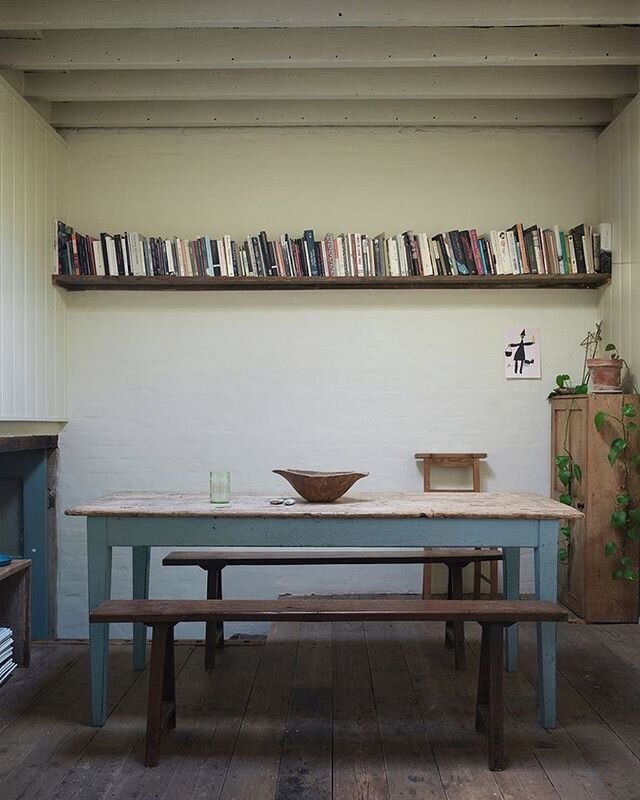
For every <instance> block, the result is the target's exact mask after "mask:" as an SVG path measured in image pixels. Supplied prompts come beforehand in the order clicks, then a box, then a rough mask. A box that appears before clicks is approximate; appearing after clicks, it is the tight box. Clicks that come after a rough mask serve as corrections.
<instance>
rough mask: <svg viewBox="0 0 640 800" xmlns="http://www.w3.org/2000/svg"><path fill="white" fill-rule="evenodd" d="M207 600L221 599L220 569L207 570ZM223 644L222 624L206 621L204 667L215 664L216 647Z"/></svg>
mask: <svg viewBox="0 0 640 800" xmlns="http://www.w3.org/2000/svg"><path fill="white" fill-rule="evenodd" d="M207 600H222V570H221V569H208V570H207ZM223 644H224V624H223V623H222V622H206V623H205V633H204V667H205V669H213V668H214V667H215V665H216V647H220V648H222V646H223Z"/></svg>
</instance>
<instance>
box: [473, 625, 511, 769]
mask: <svg viewBox="0 0 640 800" xmlns="http://www.w3.org/2000/svg"><path fill="white" fill-rule="evenodd" d="M503 642H504V625H503V624H502V623H484V624H483V625H482V642H481V645H480V669H479V670H478V696H477V701H476V730H477V731H479V732H483V733H485V732H486V734H487V738H488V745H489V748H488V749H489V769H492V770H501V769H503V768H504V705H503V702H504V701H503V669H504V666H503V657H504V654H503V647H504V645H503Z"/></svg>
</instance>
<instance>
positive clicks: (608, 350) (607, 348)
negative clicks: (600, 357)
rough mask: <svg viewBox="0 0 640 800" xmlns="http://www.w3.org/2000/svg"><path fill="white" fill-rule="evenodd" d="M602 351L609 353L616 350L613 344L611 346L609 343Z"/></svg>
mask: <svg viewBox="0 0 640 800" xmlns="http://www.w3.org/2000/svg"><path fill="white" fill-rule="evenodd" d="M604 349H605V352H607V353H610V352H611V351H612V350H615V349H616V346H615V344H611V342H609V344H608V345H607V346H606V347H605V348H604Z"/></svg>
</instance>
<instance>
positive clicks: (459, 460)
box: [415, 453, 498, 599]
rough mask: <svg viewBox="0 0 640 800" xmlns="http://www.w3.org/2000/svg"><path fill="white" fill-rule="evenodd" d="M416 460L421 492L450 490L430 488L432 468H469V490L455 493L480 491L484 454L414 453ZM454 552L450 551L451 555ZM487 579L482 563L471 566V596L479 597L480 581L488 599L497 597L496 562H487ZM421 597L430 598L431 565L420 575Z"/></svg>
mask: <svg viewBox="0 0 640 800" xmlns="http://www.w3.org/2000/svg"><path fill="white" fill-rule="evenodd" d="M415 457H416V459H418V460H419V461H422V468H423V473H422V476H423V490H424V491H425V492H448V491H451V489H434V488H432V486H431V468H432V467H470V468H471V475H472V481H471V488H470V489H456V490H455V491H457V492H479V491H480V462H481V461H482V460H484V459H485V458H486V457H487V454H486V453H416V455H415ZM453 554H455V550H453V551H452V555H453ZM489 570H490V572H489V577H488V578H487V577H486V576H485V575H483V574H482V562H481V561H476V562H475V563H474V565H473V595H474V597H475V598H476V599H477V598H478V597H479V596H480V585H481V581H486V582H487V583H488V584H489V587H490V593H491V594H490V597H491V598H492V599H493V598H496V597H497V596H498V562H497V561H493V560H492V561H490V562H489ZM422 596H423V597H425V598H428V597H430V596H431V564H425V565H424V567H423V574H422Z"/></svg>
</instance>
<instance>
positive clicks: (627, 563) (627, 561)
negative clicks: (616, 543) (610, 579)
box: [620, 556, 631, 567]
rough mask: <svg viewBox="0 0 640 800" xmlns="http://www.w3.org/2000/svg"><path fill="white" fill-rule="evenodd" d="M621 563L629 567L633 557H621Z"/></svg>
mask: <svg viewBox="0 0 640 800" xmlns="http://www.w3.org/2000/svg"><path fill="white" fill-rule="evenodd" d="M620 564H621V565H622V566H623V567H628V566H630V564H631V559H630V558H629V556H622V558H621V559H620Z"/></svg>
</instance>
